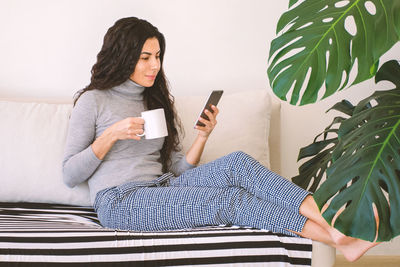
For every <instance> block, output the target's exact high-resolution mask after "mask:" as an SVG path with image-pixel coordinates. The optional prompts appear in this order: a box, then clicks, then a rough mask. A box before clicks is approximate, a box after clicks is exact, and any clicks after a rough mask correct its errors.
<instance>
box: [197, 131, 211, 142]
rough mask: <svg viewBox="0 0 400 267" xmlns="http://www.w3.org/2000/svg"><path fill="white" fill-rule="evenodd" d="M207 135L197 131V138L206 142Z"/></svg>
mask: <svg viewBox="0 0 400 267" xmlns="http://www.w3.org/2000/svg"><path fill="white" fill-rule="evenodd" d="M208 137H209V135H202V134H201V133H199V134H198V135H197V139H199V140H201V141H204V142H206V141H207V140H208Z"/></svg>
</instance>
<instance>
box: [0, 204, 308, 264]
mask: <svg viewBox="0 0 400 267" xmlns="http://www.w3.org/2000/svg"><path fill="white" fill-rule="evenodd" d="M311 251H312V243H311V241H310V240H309V239H304V238H297V237H288V236H285V235H280V234H273V233H271V232H268V231H263V230H256V229H247V228H239V227H232V226H231V227H227V226H219V227H203V228H198V229H190V230H179V231H165V232H148V233H147V232H129V231H115V230H111V229H105V228H102V227H101V226H100V225H99V222H98V220H97V217H96V214H95V213H94V211H93V210H92V208H91V207H82V206H70V205H51V204H45V203H1V204H0V260H1V261H6V262H7V263H8V265H9V266H69V265H73V266H111V265H112V266H310V265H311Z"/></svg>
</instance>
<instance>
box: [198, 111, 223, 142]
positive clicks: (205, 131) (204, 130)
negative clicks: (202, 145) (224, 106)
mask: <svg viewBox="0 0 400 267" xmlns="http://www.w3.org/2000/svg"><path fill="white" fill-rule="evenodd" d="M211 109H212V110H213V112H211V111H209V110H208V109H205V111H204V112H205V114H206V115H207V117H208V119H209V120H206V119H204V118H202V117H200V118H199V121H200V122H202V123H203V124H204V125H205V126H199V125H196V129H197V130H199V136H202V137H208V136H209V135H210V134H211V132H212V131H213V130H214V128H215V126H216V125H217V119H216V118H217V115H218V113H219V109H218V108H217V107H216V106H214V105H212V106H211Z"/></svg>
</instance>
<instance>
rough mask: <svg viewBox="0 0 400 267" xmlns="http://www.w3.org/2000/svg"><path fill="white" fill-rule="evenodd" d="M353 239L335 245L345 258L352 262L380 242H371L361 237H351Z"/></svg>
mask: <svg viewBox="0 0 400 267" xmlns="http://www.w3.org/2000/svg"><path fill="white" fill-rule="evenodd" d="M353 239H354V240H353V241H350V242H348V243H346V244H344V245H336V246H335V247H336V249H338V250H339V251H340V252H341V253H342V254H343V256H344V257H345V258H346V260H348V261H350V262H353V261H356V260H358V259H359V258H360V257H361V256H362V255H364V253H365V252H367V251H368V250H369V249H370V248H373V247H375V246H376V245H378V244H380V243H373V242H369V241H365V240H361V239H356V238H353Z"/></svg>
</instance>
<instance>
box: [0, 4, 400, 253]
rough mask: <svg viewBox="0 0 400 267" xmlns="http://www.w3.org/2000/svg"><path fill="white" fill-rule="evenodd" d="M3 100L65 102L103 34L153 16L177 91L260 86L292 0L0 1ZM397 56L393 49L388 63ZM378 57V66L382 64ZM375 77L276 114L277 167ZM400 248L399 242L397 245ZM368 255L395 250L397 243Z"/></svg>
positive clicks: (289, 168) (292, 168)
mask: <svg viewBox="0 0 400 267" xmlns="http://www.w3.org/2000/svg"><path fill="white" fill-rule="evenodd" d="M0 1H1V2H0V33H1V37H0V38H1V39H0V40H1V41H0V60H1V63H0V97H28V98H63V99H65V98H71V97H72V95H73V94H74V92H76V91H77V90H79V89H81V88H83V87H84V86H86V85H87V84H88V82H89V78H90V69H91V66H92V65H93V64H94V62H95V58H96V54H97V52H98V51H99V49H100V46H101V43H102V38H103V36H104V34H105V32H106V30H107V29H108V28H109V27H110V26H112V24H113V23H114V22H115V21H116V20H117V19H119V18H121V17H126V16H137V17H141V18H145V19H147V20H149V21H150V22H151V23H153V24H154V25H156V26H157V27H158V28H159V29H160V31H161V32H163V33H164V34H165V36H166V39H167V54H166V58H165V70H166V74H167V76H168V78H169V81H170V84H171V87H172V92H173V93H174V94H187V95H189V94H201V95H206V94H207V93H208V92H209V91H210V90H211V89H219V88H221V89H224V90H226V91H227V92H233V91H239V90H250V89H256V88H257V89H261V88H262V89H266V90H270V89H269V86H268V79H267V73H266V70H267V58H268V51H269V43H270V42H271V40H272V39H273V38H274V37H275V27H276V23H277V21H278V18H279V16H280V15H281V14H282V13H283V12H284V11H285V10H286V8H287V5H288V1H265V0H247V1H243V0H202V1H200V0H196V1H195V0H168V1H167V0H153V1H143V0H35V1H31V0H0ZM399 54H400V46H399V45H398V46H396V47H395V48H393V49H392V50H391V51H390V52H389V53H388V55H385V58H387V59H394V58H396V57H397V59H398V58H399V57H398V55H399ZM383 61H384V60H383ZM373 88H375V86H374V85H373V82H372V81H369V82H366V83H363V84H361V85H358V86H355V87H353V88H351V89H350V90H345V91H344V92H342V93H340V94H338V95H336V96H334V97H331V98H328V99H327V100H324V101H322V102H320V103H318V104H315V105H311V106H305V107H293V106H290V105H288V104H286V103H283V108H282V132H283V136H282V140H283V141H282V154H281V158H282V171H281V174H282V175H284V176H286V177H292V176H294V175H296V173H297V167H298V165H297V163H296V158H297V153H298V150H299V148H300V147H302V146H305V145H307V144H309V143H310V142H311V141H312V139H313V137H314V136H315V135H316V134H317V133H319V132H320V131H322V130H323V129H324V127H325V126H327V125H328V124H329V122H330V121H331V118H332V116H333V115H334V114H331V115H324V112H325V111H326V110H327V109H328V108H329V107H331V106H332V105H333V104H334V103H336V102H338V101H340V100H341V99H343V98H346V99H349V100H353V101H354V103H356V102H357V101H355V100H360V99H362V98H363V97H366V96H367V95H369V94H371V93H372V92H373ZM396 242H397V243H396ZM395 243H396V245H393V244H389V245H386V246H379V247H378V248H376V249H374V250H373V251H372V253H374V254H382V253H388V254H397V255H398V254H399V252H398V251H399V249H398V248H400V242H399V239H396V241H395Z"/></svg>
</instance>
